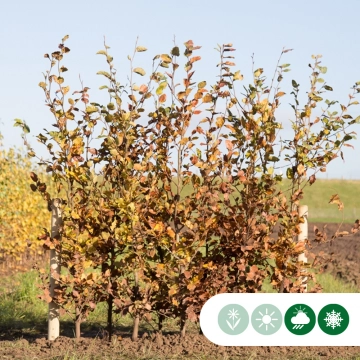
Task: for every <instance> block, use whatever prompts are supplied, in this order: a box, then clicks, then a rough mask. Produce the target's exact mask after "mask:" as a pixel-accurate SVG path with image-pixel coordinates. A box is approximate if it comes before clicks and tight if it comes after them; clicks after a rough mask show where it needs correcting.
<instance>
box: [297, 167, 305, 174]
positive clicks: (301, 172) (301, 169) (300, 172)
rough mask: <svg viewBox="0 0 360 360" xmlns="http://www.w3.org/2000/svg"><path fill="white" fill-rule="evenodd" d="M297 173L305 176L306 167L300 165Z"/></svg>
mask: <svg viewBox="0 0 360 360" xmlns="http://www.w3.org/2000/svg"><path fill="white" fill-rule="evenodd" d="M297 172H298V174H299V175H303V174H304V172H305V167H304V165H303V164H299V165H298V166H297Z"/></svg>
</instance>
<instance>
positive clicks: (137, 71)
mask: <svg viewBox="0 0 360 360" xmlns="http://www.w3.org/2000/svg"><path fill="white" fill-rule="evenodd" d="M133 71H134V73H136V74H139V75H141V76H144V75H145V74H146V72H145V70H144V69H143V68H140V67H137V68H135V69H134V70H133Z"/></svg>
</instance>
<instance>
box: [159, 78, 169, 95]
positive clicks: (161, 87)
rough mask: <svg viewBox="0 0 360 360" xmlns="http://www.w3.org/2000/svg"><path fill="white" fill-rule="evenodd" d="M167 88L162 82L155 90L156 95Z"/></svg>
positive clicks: (164, 82)
mask: <svg viewBox="0 0 360 360" xmlns="http://www.w3.org/2000/svg"><path fill="white" fill-rule="evenodd" d="M166 86H167V82H166V81H163V82H162V83H160V85H159V87H158V88H157V89H156V95H161V94H162V93H163V91H164V89H165V88H166Z"/></svg>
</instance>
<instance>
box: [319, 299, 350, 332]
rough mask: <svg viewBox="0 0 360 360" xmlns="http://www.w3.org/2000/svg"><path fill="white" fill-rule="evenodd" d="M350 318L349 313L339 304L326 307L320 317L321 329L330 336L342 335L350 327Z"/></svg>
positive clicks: (321, 311)
mask: <svg viewBox="0 0 360 360" xmlns="http://www.w3.org/2000/svg"><path fill="white" fill-rule="evenodd" d="M349 322H350V316H349V313H348V311H347V310H346V309H345V308H344V307H343V306H341V305H339V304H328V305H326V306H324V307H323V308H322V309H321V310H320V312H319V315H318V323H319V327H320V329H321V330H322V331H323V332H324V333H325V334H328V335H340V334H342V333H343V332H344V331H345V330H346V329H347V328H348V326H349Z"/></svg>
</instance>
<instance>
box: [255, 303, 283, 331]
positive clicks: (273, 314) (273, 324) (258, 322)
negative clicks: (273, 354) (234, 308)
mask: <svg viewBox="0 0 360 360" xmlns="http://www.w3.org/2000/svg"><path fill="white" fill-rule="evenodd" d="M251 324H252V326H253V328H254V329H255V330H256V331H257V332H258V333H259V334H262V335H272V334H275V333H276V332H277V331H278V330H279V329H280V327H281V324H282V315H281V312H280V310H279V309H278V308H277V307H276V306H274V305H271V304H263V305H260V306H258V307H257V308H256V309H255V310H254V311H253V313H252V315H251Z"/></svg>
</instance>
